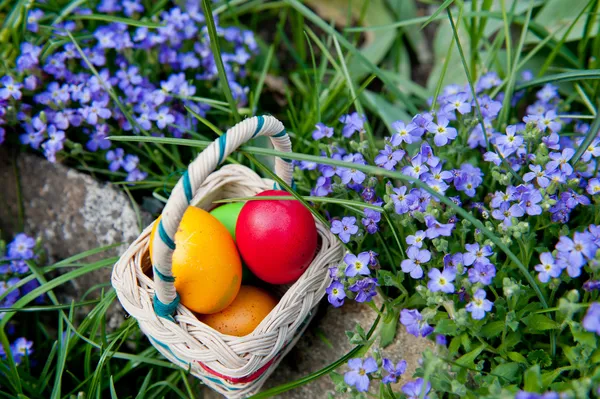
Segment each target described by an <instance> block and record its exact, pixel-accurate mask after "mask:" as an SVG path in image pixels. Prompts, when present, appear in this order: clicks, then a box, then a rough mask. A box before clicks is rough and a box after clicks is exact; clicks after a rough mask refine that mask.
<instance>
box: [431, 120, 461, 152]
mask: <svg viewBox="0 0 600 399" xmlns="http://www.w3.org/2000/svg"><path fill="white" fill-rule="evenodd" d="M448 123H449V121H448V119H446V118H444V117H439V118H438V123H434V122H429V123H428V124H427V126H426V128H427V131H428V132H430V133H434V134H435V135H434V137H433V142H434V143H435V145H437V146H438V147H442V146H445V145H446V144H448V142H449V141H451V140H454V139H455V138H456V136H457V135H458V133H457V132H456V129H454V128H453V127H448Z"/></svg>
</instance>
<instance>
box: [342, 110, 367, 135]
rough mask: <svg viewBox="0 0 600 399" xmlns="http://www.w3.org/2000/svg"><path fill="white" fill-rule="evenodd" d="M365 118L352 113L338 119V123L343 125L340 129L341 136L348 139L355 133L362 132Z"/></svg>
mask: <svg viewBox="0 0 600 399" xmlns="http://www.w3.org/2000/svg"><path fill="white" fill-rule="evenodd" d="M365 120H366V119H365V117H364V116H361V115H359V114H358V112H353V113H351V114H348V115H343V116H342V117H340V122H342V123H343V124H344V127H343V128H342V136H344V137H346V138H350V137H352V136H353V135H354V133H356V132H364V123H365Z"/></svg>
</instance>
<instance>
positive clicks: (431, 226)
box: [425, 215, 454, 239]
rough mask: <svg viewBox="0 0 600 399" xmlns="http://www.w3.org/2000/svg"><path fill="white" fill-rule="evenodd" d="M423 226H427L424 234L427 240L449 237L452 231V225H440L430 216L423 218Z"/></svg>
mask: <svg viewBox="0 0 600 399" xmlns="http://www.w3.org/2000/svg"><path fill="white" fill-rule="evenodd" d="M425 224H426V225H427V230H426V231H425V234H426V235H427V238H431V239H433V238H437V237H440V236H444V237H449V236H450V235H451V234H452V230H453V229H454V224H453V223H446V224H444V223H440V222H438V221H437V220H435V218H434V217H433V216H431V215H426V216H425Z"/></svg>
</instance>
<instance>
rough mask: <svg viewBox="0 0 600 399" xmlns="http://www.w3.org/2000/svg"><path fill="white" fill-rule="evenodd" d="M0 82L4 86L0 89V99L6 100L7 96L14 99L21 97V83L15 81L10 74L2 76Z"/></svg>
mask: <svg viewBox="0 0 600 399" xmlns="http://www.w3.org/2000/svg"><path fill="white" fill-rule="evenodd" d="M0 83H2V85H3V86H4V88H1V89H0V99H4V100H7V99H9V98H11V97H12V98H14V99H15V100H20V99H21V88H22V87H23V85H22V84H21V83H18V82H15V81H14V80H13V78H12V76H10V75H6V76H4V77H3V78H2V79H0Z"/></svg>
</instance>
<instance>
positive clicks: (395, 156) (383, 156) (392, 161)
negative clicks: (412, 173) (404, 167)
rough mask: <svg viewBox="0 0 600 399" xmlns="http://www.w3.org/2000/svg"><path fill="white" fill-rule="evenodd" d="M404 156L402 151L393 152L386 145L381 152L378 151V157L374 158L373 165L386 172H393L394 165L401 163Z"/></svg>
mask: <svg viewBox="0 0 600 399" xmlns="http://www.w3.org/2000/svg"><path fill="white" fill-rule="evenodd" d="M404 154H406V152H405V151H404V150H394V149H393V148H392V147H390V146H389V145H386V146H385V148H384V149H383V150H381V151H379V155H377V156H376V157H375V165H377V166H379V167H380V168H384V169H387V170H394V168H395V167H396V164H397V163H398V162H400V161H402V157H404Z"/></svg>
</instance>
